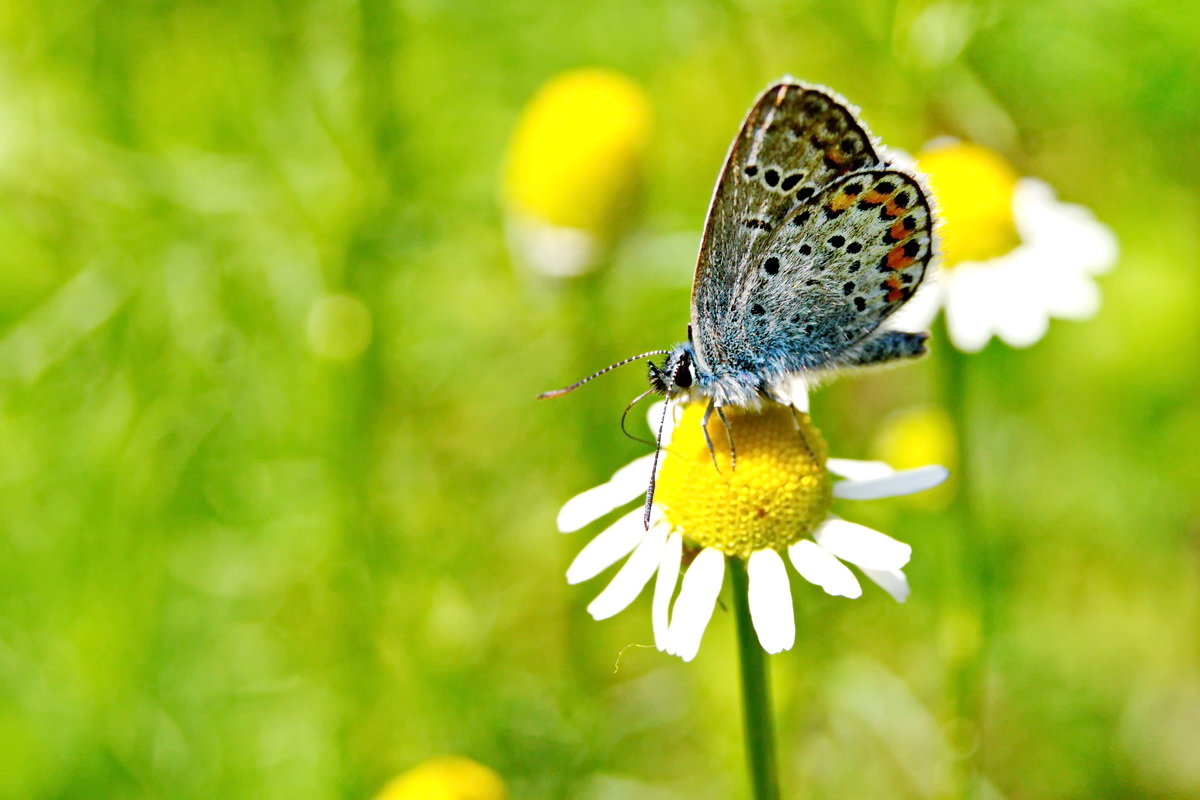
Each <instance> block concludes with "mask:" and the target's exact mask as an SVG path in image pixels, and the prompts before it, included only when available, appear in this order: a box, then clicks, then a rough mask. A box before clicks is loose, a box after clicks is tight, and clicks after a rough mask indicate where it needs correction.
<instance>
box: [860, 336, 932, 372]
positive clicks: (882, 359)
mask: <svg viewBox="0 0 1200 800" xmlns="http://www.w3.org/2000/svg"><path fill="white" fill-rule="evenodd" d="M928 339H929V334H928V333H905V332H903V331H885V332H883V333H881V334H879V335H878V336H875V337H874V338H871V339H868V340H867V342H866V343H865V344H864V345H863V346H862V347H861V348H859V349H858V350H857V351H856V352H854V353H852V354H850V355H849V356H847V357H846V358H845V359H843V360H841V361H839V362H838V366H842V367H870V366H875V365H878V364H886V363H888V362H889V361H898V360H899V359H902V358H917V357H918V356H923V355H925V352H926V350H925V342H926V341H927V340H928Z"/></svg>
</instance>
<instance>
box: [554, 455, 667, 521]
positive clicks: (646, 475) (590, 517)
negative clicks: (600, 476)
mask: <svg viewBox="0 0 1200 800" xmlns="http://www.w3.org/2000/svg"><path fill="white" fill-rule="evenodd" d="M653 465H654V455H653V454H651V455H648V456H642V457H641V458H637V459H634V460H633V461H631V462H629V463H628V464H626V465H625V466H623V467H621V468H620V469H619V470H617V471H616V472H615V473H613V476H612V477H611V478H609V480H608V481H607V482H606V483H602V484H600V485H599V486H593V487H592V488H591V489H588V490H587V491H585V492H580V493H579V494H577V495H575V496H574V497H572V498H571V499H570V500H568V501H567V502H566V503H564V504H563V507H562V509H560V510H559V512H558V529H559V530H560V531H562V532H563V533H571V532H572V531H577V530H579V529H580V528H582V527H583V526H584V525H587V524H588V523H591V522H595V521H596V520H598V519H600V518H601V517H603V516H604V515H605V514H607V513H608V512H610V511H612V510H614V509H617V508H620V507H621V506H623V505H625V504H626V503H628V502H630V501H631V500H633V499H634V498H635V497H637V496H638V495H641V494H644V493H645V491H646V487H647V486H648V485H649V484H650V469H651V467H652V466H653Z"/></svg>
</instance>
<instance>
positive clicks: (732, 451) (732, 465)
mask: <svg viewBox="0 0 1200 800" xmlns="http://www.w3.org/2000/svg"><path fill="white" fill-rule="evenodd" d="M717 416H718V417H720V418H721V424H722V425H724V426H725V438H726V439H728V440H729V469H730V470H731V471H733V472H737V448H736V447H734V446H733V426H731V425H730V424H729V420H728V419H726V418H725V412H724V411H723V410H722V409H721V407H720V406H717Z"/></svg>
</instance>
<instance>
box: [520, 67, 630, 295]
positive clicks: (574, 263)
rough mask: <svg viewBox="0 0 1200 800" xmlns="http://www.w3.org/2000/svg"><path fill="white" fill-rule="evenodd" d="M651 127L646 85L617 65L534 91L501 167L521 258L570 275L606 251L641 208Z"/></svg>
mask: <svg viewBox="0 0 1200 800" xmlns="http://www.w3.org/2000/svg"><path fill="white" fill-rule="evenodd" d="M651 126H652V114H651V110H650V101H649V99H648V98H647V97H646V94H645V92H644V91H642V89H641V87H640V86H638V85H637V84H636V83H634V82H633V81H631V80H630V79H629V78H627V77H625V76H624V75H621V74H620V73H617V72H613V71H612V70H606V69H578V70H571V71H569V72H564V73H562V74H561V75H559V76H557V77H555V78H554V79H553V80H551V81H550V82H549V83H547V84H546V85H545V86H543V87H542V88H541V89H540V90H539V91H538V92H537V94H536V95H535V96H534V97H533V99H532V100H530V102H529V104H528V105H527V106H526V107H525V109H524V111H523V112H522V113H521V116H520V119H519V120H518V121H517V125H516V128H515V129H514V130H513V135H512V140H511V141H510V142H509V144H508V153H507V158H506V163H505V168H504V207H505V212H506V214H505V216H506V229H507V234H508V241H509V245H510V248H511V249H512V251H513V254H514V255H515V256H516V257H517V259H518V260H519V261H520V262H521V263H523V264H524V265H525V266H527V267H529V268H530V269H532V270H533V271H535V272H538V273H541V274H543V275H547V276H552V277H560V278H563V277H572V276H576V275H582V274H584V273H586V272H588V271H589V270H591V269H593V268H595V266H596V265H597V264H598V263H599V262H600V261H602V260H603V259H604V258H605V256H607V255H608V252H609V251H610V250H611V248H612V247H613V245H614V244H615V243H616V241H617V239H618V238H619V236H620V234H621V233H622V232H623V231H624V228H625V227H626V223H627V222H628V218H629V216H630V212H631V210H632V208H633V206H634V203H635V200H636V197H637V193H638V188H639V184H640V183H641V175H642V165H643V161H644V160H645V155H646V148H647V147H648V145H649V143H650V131H651Z"/></svg>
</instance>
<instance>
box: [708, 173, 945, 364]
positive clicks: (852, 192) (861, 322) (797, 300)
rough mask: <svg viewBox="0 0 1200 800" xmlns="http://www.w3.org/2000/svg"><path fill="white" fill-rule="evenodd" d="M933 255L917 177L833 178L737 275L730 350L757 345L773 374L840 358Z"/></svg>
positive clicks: (911, 286) (894, 305)
mask: <svg viewBox="0 0 1200 800" xmlns="http://www.w3.org/2000/svg"><path fill="white" fill-rule="evenodd" d="M932 254H933V235H932V216H931V213H930V208H929V201H928V199H927V197H926V194H925V191H924V190H923V189H922V188H921V186H920V184H918V183H917V181H916V179H914V178H913V177H912V176H910V175H908V174H906V173H904V172H901V171H897V170H891V169H870V170H863V171H860V172H855V173H851V174H849V175H847V176H845V177H842V178H839V179H837V180H835V181H834V182H832V183H830V184H829V185H828V186H826V187H825V188H823V189H822V190H821V192H820V193H819V194H817V195H816V196H815V197H814V198H813V199H812V200H811V201H810V202H808V203H804V204H802V205H800V206H798V207H797V208H795V209H794V210H792V211H791V212H790V213H789V214H788V215H787V216H786V217H785V218H784V219H783V220H782V221H781V224H780V225H779V227H778V228H777V229H776V231H775V232H774V233H773V234H772V236H771V237H770V238H769V239H768V240H767V241H765V242H764V243H763V244H762V246H761V247H760V249H759V250H758V252H756V253H755V255H754V257H753V259H752V263H751V264H750V265H749V268H748V269H747V270H746V271H745V272H743V273H742V275H741V276H740V278H739V280H738V281H737V282H736V284H735V286H734V290H733V295H732V297H731V300H732V307H733V308H734V309H735V310H734V317H735V318H733V319H731V320H730V323H731V329H736V328H738V327H740V328H741V329H742V330H744V331H745V334H744V336H741V337H734V340H735V342H736V344H734V346H733V347H732V348H731V351H730V353H729V355H730V356H731V357H733V358H737V357H739V354H740V353H741V354H744V353H752V352H757V353H758V354H759V357H758V361H759V362H760V363H761V364H762V366H763V367H765V368H768V369H769V370H778V371H793V370H800V369H805V370H813V369H821V368H827V367H832V366H836V365H837V364H838V363H847V362H849V361H850V360H852V359H853V357H854V354H855V351H856V348H859V347H860V346H861V345H862V343H863V342H864V341H866V340H867V339H868V338H869V337H870V336H871V334H873V333H874V332H875V331H876V330H877V329H878V328H879V326H880V324H881V323H882V322H883V321H884V320H885V319H887V317H889V316H890V315H891V314H892V313H893V312H895V311H896V310H897V309H898V308H899V307H900V306H901V305H903V304H904V302H905V301H907V300H908V298H909V297H911V296H912V294H913V293H914V292H915V291H916V290H917V287H918V286H919V285H920V283H921V280H922V279H923V278H924V276H925V269H926V267H927V265H928V264H929V262H930V259H931V258H932ZM739 317H740V319H738V318H739ZM739 351H740V353H739ZM743 357H744V356H743Z"/></svg>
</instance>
